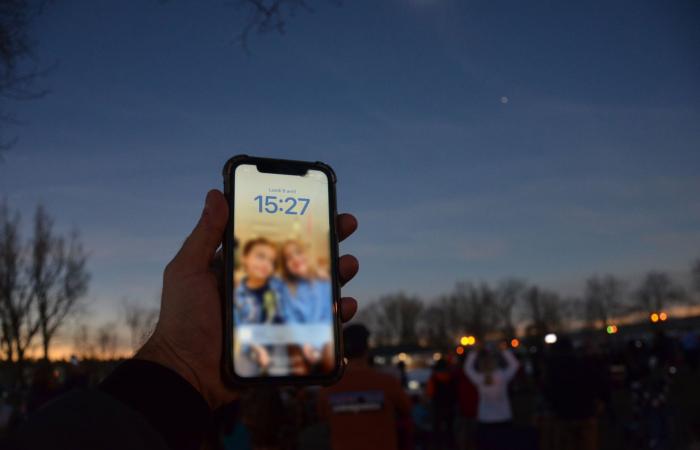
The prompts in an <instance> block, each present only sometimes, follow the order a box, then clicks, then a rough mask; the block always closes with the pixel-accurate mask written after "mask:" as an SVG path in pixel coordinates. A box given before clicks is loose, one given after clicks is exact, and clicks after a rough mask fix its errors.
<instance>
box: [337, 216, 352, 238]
mask: <svg viewBox="0 0 700 450" xmlns="http://www.w3.org/2000/svg"><path fill="white" fill-rule="evenodd" d="M336 221H337V222H336V223H337V225H338V240H339V241H342V240H344V239H345V238H347V237H348V236H350V235H351V234H353V233H354V232H355V230H357V219H355V216H353V215H352V214H338V217H337V219H336Z"/></svg>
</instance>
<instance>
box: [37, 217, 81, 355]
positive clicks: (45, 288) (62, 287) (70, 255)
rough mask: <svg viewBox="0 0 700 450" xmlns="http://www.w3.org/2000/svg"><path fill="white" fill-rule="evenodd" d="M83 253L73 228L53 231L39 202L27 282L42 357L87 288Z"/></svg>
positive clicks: (48, 218)
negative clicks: (61, 233)
mask: <svg viewBox="0 0 700 450" xmlns="http://www.w3.org/2000/svg"><path fill="white" fill-rule="evenodd" d="M86 261H87V257H86V255H85V252H84V251H83V246H82V244H81V242H80V240H79V238H78V233H77V232H73V233H71V234H70V236H69V237H68V238H67V239H66V238H64V237H62V236H59V235H56V234H55V233H54V231H53V220H52V219H51V218H50V217H49V215H48V214H47V213H46V210H45V209H44V208H43V207H42V206H39V207H38V208H37V211H36V215H35V216H34V238H33V240H32V242H31V259H30V275H29V279H30V283H31V293H32V295H33V296H34V298H35V301H36V310H37V318H38V320H39V331H40V334H41V339H42V350H43V356H44V359H48V357H49V346H50V344H51V340H52V339H53V337H54V335H55V334H56V331H57V330H58V329H59V328H60V327H61V326H62V325H63V323H64V321H65V320H66V318H67V317H69V316H70V315H72V314H73V313H75V312H76V311H77V310H78V307H79V306H80V303H79V302H80V300H81V299H82V298H83V296H84V295H85V293H86V292H87V287H88V281H89V278H90V277H89V275H88V273H87V270H86Z"/></svg>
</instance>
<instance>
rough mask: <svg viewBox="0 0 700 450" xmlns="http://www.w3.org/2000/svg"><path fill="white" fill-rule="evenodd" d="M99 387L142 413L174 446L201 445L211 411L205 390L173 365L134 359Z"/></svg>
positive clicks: (182, 447)
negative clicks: (195, 385) (178, 371)
mask: <svg viewBox="0 0 700 450" xmlns="http://www.w3.org/2000/svg"><path fill="white" fill-rule="evenodd" d="M99 389H100V390H101V391H103V392H106V393H107V394H109V395H111V396H112V397H114V398H116V399H117V400H119V401H121V402H122V403H124V404H126V405H127V406H129V407H130V408H131V409H133V410H135V411H137V412H138V413H139V414H141V415H142V416H143V417H144V418H145V419H146V421H147V422H148V423H149V424H150V425H151V426H152V427H153V429H154V430H155V431H156V432H158V433H159V434H160V435H161V436H162V437H163V439H164V440H165V441H166V442H167V444H168V446H169V447H170V448H171V449H183V450H185V449H193V450H194V449H197V448H199V447H200V445H201V442H202V439H203V436H204V432H205V430H206V427H207V425H208V423H209V421H210V418H211V411H210V409H209V406H208V405H207V402H206V401H205V400H204V398H203V397H202V396H201V394H200V393H199V392H198V391H197V390H196V389H195V388H194V387H193V386H192V385H191V384H190V383H188V382H187V381H186V380H185V379H184V378H182V377H181V376H180V375H178V374H177V373H176V372H174V371H172V370H171V369H168V368H166V367H164V366H162V365H160V364H156V363H154V362H150V361H144V360H137V359H132V360H129V361H126V362H125V363H123V364H121V365H120V366H119V367H117V368H116V369H115V370H114V372H112V373H111V374H110V375H109V376H108V377H107V378H106V379H105V380H104V381H103V382H102V383H101V384H100V386H99Z"/></svg>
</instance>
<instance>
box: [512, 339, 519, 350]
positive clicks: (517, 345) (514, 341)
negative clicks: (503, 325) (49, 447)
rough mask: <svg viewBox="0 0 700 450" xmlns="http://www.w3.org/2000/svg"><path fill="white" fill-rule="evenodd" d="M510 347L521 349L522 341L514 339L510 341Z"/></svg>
mask: <svg viewBox="0 0 700 450" xmlns="http://www.w3.org/2000/svg"><path fill="white" fill-rule="evenodd" d="M510 346H511V347H513V348H518V347H520V341H519V340H517V339H516V338H513V339H511V340H510Z"/></svg>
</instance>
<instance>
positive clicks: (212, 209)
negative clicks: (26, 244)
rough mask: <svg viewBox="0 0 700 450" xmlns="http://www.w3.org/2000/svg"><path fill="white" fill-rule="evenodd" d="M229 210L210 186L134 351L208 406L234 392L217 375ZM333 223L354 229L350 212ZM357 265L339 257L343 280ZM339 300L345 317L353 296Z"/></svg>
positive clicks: (346, 231)
mask: <svg viewBox="0 0 700 450" xmlns="http://www.w3.org/2000/svg"><path fill="white" fill-rule="evenodd" d="M228 216H229V214H228V204H227V202H226V197H225V196H224V195H223V194H222V193H221V192H220V191H218V190H212V191H209V193H208V194H207V197H206V203H205V206H204V210H203V212H202V216H201V217H200V219H199V222H198V223H197V225H196V226H195V228H194V230H193V231H192V233H191V234H190V236H189V237H188V238H187V239H186V240H185V242H184V244H183V245H182V248H181V249H180V251H179V252H178V253H177V255H175V257H174V258H173V260H172V261H170V263H168V265H167V266H166V268H165V272H164V274H163V294H162V297H161V308H160V316H159V318H158V324H157V325H156V329H155V331H154V332H153V335H152V336H151V338H150V339H149V340H148V341H147V342H146V343H145V344H144V346H143V347H142V348H141V349H140V350H139V351H138V352H137V354H136V355H135V358H137V359H144V360H149V361H153V362H156V363H158V364H161V365H163V366H165V367H168V368H170V369H172V370H174V371H175V372H177V373H178V374H179V375H180V376H182V377H183V378H184V379H185V380H187V381H188V382H189V383H190V384H191V385H192V386H193V387H194V388H195V389H197V390H198V391H199V393H200V394H201V395H202V396H203V397H204V398H205V400H206V401H207V403H208V404H209V406H210V407H211V408H212V409H214V408H216V407H218V406H220V405H222V404H224V403H228V402H230V401H232V400H234V399H235V398H236V393H235V391H234V390H232V389H231V388H230V387H228V386H227V385H226V384H224V381H223V380H222V376H221V374H222V371H221V354H222V351H223V350H222V340H223V339H222V328H223V326H222V323H223V322H222V318H221V302H222V297H223V268H222V265H221V264H218V265H216V264H214V258H215V253H216V250H217V248H218V247H219V245H220V244H221V240H222V237H223V235H224V232H225V229H226V222H227V220H228ZM337 228H338V239H339V240H341V241H342V240H343V239H345V238H347V237H348V236H350V235H351V234H352V233H353V232H354V231H355V229H356V228H357V220H356V219H355V218H354V217H353V216H352V215H350V214H340V215H339V216H338V217H337ZM358 269H359V264H358V261H357V259H356V258H355V257H354V256H352V255H344V256H342V257H340V260H339V264H338V272H339V274H338V276H339V278H340V282H341V285H344V284H345V283H347V282H348V281H350V280H351V279H352V278H353V277H354V276H355V274H356V273H357V271H358ZM340 306H341V308H340V316H341V319H342V320H343V322H346V321H348V320H350V319H351V318H352V316H353V315H354V314H355V312H356V311H357V302H356V301H355V299H353V298H351V297H343V298H341V305H340Z"/></svg>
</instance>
